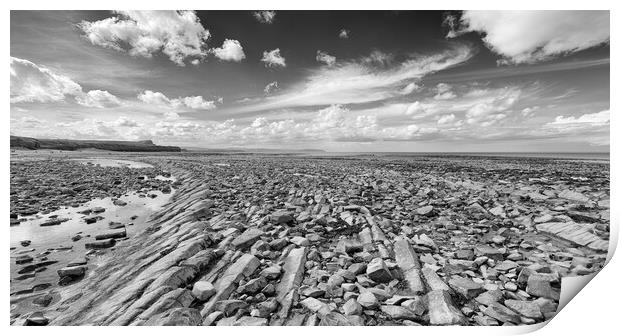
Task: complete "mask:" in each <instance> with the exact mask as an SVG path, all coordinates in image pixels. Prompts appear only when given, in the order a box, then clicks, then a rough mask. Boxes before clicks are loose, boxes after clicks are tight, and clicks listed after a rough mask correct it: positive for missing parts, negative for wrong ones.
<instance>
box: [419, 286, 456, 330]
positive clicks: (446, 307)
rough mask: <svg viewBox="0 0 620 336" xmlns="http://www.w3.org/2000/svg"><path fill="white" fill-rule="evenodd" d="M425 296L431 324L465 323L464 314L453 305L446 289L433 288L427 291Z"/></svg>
mask: <svg viewBox="0 0 620 336" xmlns="http://www.w3.org/2000/svg"><path fill="white" fill-rule="evenodd" d="M426 296H427V299H428V316H429V319H430V324H431V325H460V324H464V323H465V316H463V314H462V313H461V311H460V310H458V309H457V308H456V307H455V306H454V304H453V303H452V299H451V298H450V294H448V292H447V291H443V290H433V291H430V292H428V293H427V294H426Z"/></svg>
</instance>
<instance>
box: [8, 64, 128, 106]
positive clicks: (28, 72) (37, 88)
mask: <svg viewBox="0 0 620 336" xmlns="http://www.w3.org/2000/svg"><path fill="white" fill-rule="evenodd" d="M10 66H11V103H33V102H40V103H50V102H60V101H64V100H65V97H67V96H72V97H74V99H75V101H76V102H77V103H78V104H80V105H82V106H86V107H96V108H105V107H114V106H119V105H120V104H121V102H120V101H119V99H118V98H117V97H116V96H114V95H113V94H111V93H109V92H108V91H102V90H91V91H89V92H87V93H85V92H83V91H82V87H81V86H80V85H79V84H78V83H76V82H74V81H73V80H72V79H71V78H69V77H67V76H64V75H60V74H57V73H55V72H53V71H51V70H49V69H47V68H45V67H42V66H38V65H36V64H34V63H32V62H30V61H28V60H24V59H19V58H16V57H11V60H10Z"/></svg>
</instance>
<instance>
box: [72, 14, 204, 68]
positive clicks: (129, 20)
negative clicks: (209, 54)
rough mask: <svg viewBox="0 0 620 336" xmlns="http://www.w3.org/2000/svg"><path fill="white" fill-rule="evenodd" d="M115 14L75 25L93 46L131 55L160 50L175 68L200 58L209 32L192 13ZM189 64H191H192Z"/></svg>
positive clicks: (146, 53)
mask: <svg viewBox="0 0 620 336" xmlns="http://www.w3.org/2000/svg"><path fill="white" fill-rule="evenodd" d="M118 14H119V15H117V16H114V17H110V18H107V19H103V20H99V21H94V22H89V21H82V22H81V23H79V24H78V25H77V26H78V27H79V28H80V29H81V30H82V31H83V32H84V34H85V35H84V36H85V37H86V38H87V39H88V40H89V41H90V42H91V43H92V44H94V45H98V46H101V47H105V48H110V49H114V50H117V51H126V52H128V53H129V54H130V55H132V56H142V57H152V56H153V54H155V53H157V52H159V51H161V52H162V53H164V54H165V55H166V56H168V57H169V58H170V60H171V61H172V62H174V63H176V64H177V65H184V64H185V63H184V61H185V59H187V58H197V59H200V58H202V57H204V56H205V51H204V48H206V41H207V40H208V39H209V37H210V34H209V31H208V30H206V29H205V28H204V27H203V26H202V24H201V23H200V19H199V18H198V16H197V15H196V13H195V12H193V11H161V10H157V11H119V12H118ZM192 62H193V61H192Z"/></svg>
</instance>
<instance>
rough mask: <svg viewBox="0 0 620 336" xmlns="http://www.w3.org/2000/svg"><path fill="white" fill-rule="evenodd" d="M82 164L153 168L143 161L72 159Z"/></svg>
mask: <svg viewBox="0 0 620 336" xmlns="http://www.w3.org/2000/svg"><path fill="white" fill-rule="evenodd" d="M73 160H75V161H78V162H79V163H82V164H92V165H99V166H101V167H128V168H153V166H152V165H150V164H148V163H144V162H137V161H129V160H117V159H101V158H95V159H73Z"/></svg>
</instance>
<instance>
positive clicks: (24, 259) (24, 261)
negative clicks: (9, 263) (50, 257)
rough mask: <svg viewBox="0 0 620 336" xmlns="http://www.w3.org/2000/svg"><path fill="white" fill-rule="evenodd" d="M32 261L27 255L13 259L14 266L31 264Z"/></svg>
mask: <svg viewBox="0 0 620 336" xmlns="http://www.w3.org/2000/svg"><path fill="white" fill-rule="evenodd" d="M32 260H33V259H32V257H31V256H29V255H27V254H24V255H20V256H17V257H16V258H15V264H16V265H23V264H28V263H31V262H32Z"/></svg>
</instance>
